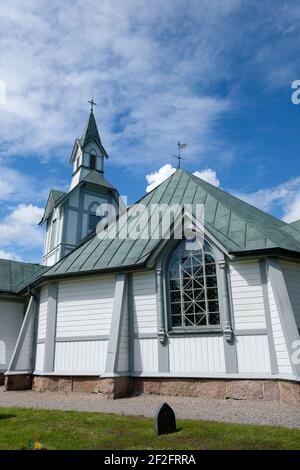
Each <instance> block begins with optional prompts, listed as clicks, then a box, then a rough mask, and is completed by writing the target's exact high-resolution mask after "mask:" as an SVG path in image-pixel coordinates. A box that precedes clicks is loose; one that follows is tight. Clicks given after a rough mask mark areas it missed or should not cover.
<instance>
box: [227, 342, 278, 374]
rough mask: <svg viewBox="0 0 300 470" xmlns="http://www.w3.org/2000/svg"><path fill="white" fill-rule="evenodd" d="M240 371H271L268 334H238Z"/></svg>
mask: <svg viewBox="0 0 300 470" xmlns="http://www.w3.org/2000/svg"><path fill="white" fill-rule="evenodd" d="M236 348H237V356H238V370H239V372H241V373H243V372H259V373H267V374H268V373H271V364H270V353H269V345H268V337H267V335H257V336H255V335H252V336H236Z"/></svg>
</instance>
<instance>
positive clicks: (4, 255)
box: [0, 250, 21, 261]
mask: <svg viewBox="0 0 300 470" xmlns="http://www.w3.org/2000/svg"><path fill="white" fill-rule="evenodd" d="M0 259H9V260H13V261H21V258H20V257H19V256H18V255H17V254H15V253H13V252H12V251H4V250H0Z"/></svg>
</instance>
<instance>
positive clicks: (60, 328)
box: [56, 276, 115, 338]
mask: <svg viewBox="0 0 300 470" xmlns="http://www.w3.org/2000/svg"><path fill="white" fill-rule="evenodd" d="M114 293H115V276H109V277H100V276H97V277H90V278H86V279H76V280H70V281H62V282H60V283H59V287H58V301H57V327H56V337H57V338H62V337H68V336H72V337H74V336H91V335H92V336H94V335H108V334H109V333H110V327H111V317H112V310H113V302H114Z"/></svg>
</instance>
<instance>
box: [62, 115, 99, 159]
mask: <svg viewBox="0 0 300 470" xmlns="http://www.w3.org/2000/svg"><path fill="white" fill-rule="evenodd" d="M90 142H96V143H97V144H98V146H99V148H100V150H101V152H102V155H103V156H104V157H105V158H108V155H107V153H106V150H105V148H104V147H103V145H102V142H101V138H100V134H99V131H98V127H97V123H96V119H95V116H94V112H93V110H91V112H90V115H89V118H88V120H87V123H86V126H85V129H84V132H83V134H82V136H81V138H80V139H76V140H75V144H74V147H73V150H72V154H71V159H70V162H73V161H74V158H75V156H76V152H77V149H78V146H79V147H80V148H81V149H83V148H84V147H86V145H88V144H89V143H90Z"/></svg>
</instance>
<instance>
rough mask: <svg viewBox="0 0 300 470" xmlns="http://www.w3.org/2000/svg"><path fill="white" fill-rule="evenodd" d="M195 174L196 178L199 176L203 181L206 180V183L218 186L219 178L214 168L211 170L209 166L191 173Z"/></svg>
mask: <svg viewBox="0 0 300 470" xmlns="http://www.w3.org/2000/svg"><path fill="white" fill-rule="evenodd" d="M193 174H194V175H195V176H197V177H198V178H201V179H202V180H204V181H207V183H210V184H213V185H214V186H217V187H219V186H220V180H219V178H218V177H217V173H216V171H215V170H212V169H211V168H205V169H204V170H201V171H194V173H193Z"/></svg>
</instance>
